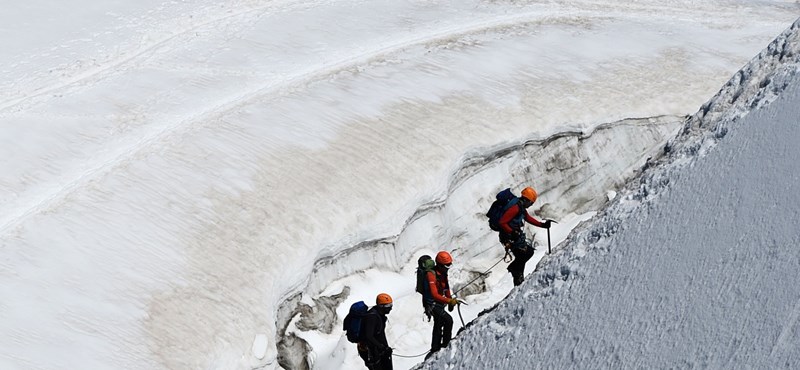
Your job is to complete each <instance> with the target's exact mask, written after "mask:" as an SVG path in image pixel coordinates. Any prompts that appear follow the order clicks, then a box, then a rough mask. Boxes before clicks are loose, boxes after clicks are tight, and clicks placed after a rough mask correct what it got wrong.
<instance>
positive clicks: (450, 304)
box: [447, 298, 460, 312]
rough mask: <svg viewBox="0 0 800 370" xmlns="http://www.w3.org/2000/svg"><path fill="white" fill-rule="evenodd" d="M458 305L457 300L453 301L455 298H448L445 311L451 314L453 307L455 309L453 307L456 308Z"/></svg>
mask: <svg viewBox="0 0 800 370" xmlns="http://www.w3.org/2000/svg"><path fill="white" fill-rule="evenodd" d="M459 303H460V302H458V300H457V299H455V298H450V301H449V302H447V310H448V311H450V312H453V307H455V306H456V305H457V304H459Z"/></svg>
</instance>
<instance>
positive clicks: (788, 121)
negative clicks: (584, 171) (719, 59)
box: [423, 20, 800, 369]
mask: <svg viewBox="0 0 800 370" xmlns="http://www.w3.org/2000/svg"><path fill="white" fill-rule="evenodd" d="M798 117H800V20H798V21H797V22H795V23H794V25H792V27H791V28H790V29H788V30H786V32H784V33H783V34H782V35H780V36H779V37H778V38H776V40H775V41H774V42H772V43H771V44H770V45H769V47H768V48H767V49H765V50H764V51H763V52H762V53H760V54H759V55H758V56H757V57H756V58H755V59H754V60H753V61H752V62H751V63H750V64H748V65H747V66H745V67H744V68H743V69H742V70H741V71H739V72H738V73H737V74H736V75H735V76H734V77H733V78H732V79H731V80H730V82H729V83H728V84H726V85H725V86H724V87H723V88H722V90H721V91H720V93H719V94H717V95H716V96H715V97H714V98H713V99H711V100H710V101H709V102H708V103H707V104H705V105H704V106H703V108H702V109H701V110H700V112H698V113H697V114H696V115H695V116H693V117H692V118H690V119H688V120H687V122H686V125H685V128H684V130H682V132H681V134H679V135H678V136H677V137H676V138H675V139H673V140H671V141H670V143H669V144H668V145H667V146H665V148H664V153H663V155H661V156H660V157H659V158H655V159H653V160H652V161H650V162H649V163H648V165H647V166H645V168H643V172H642V174H641V175H640V176H639V177H638V178H637V180H636V181H634V182H632V184H630V185H629V186H628V187H627V188H626V190H625V191H623V192H621V194H620V195H621V196H620V198H619V199H618V200H617V201H616V202H614V203H613V204H612V205H610V206H609V207H608V208H607V209H605V210H603V211H602V212H601V214H600V215H598V216H597V217H596V218H595V219H593V220H591V221H589V222H587V223H586V224H585V225H583V226H580V227H579V228H578V229H577V230H576V232H575V233H573V235H572V236H571V237H570V238H569V240H568V241H567V242H566V243H565V244H563V245H562V246H560V248H559V249H560V250H559V252H558V253H557V254H555V255H553V256H552V257H548V258H546V259H545V260H543V262H541V264H540V266H539V270H538V271H537V272H535V273H534V274H533V276H532V277H533V278H534V279H533V280H529V281H528V282H526V283H525V284H524V285H523V286H522V287H521V288H520V289H518V290H515V291H514V292H513V293H512V294H511V295H510V296H509V298H508V299H506V300H505V301H503V302H502V303H500V304H499V305H498V306H497V308H496V309H495V310H493V311H492V312H491V313H488V314H485V315H484V316H482V317H481V318H479V319H478V320H477V321H476V322H475V323H474V325H472V326H471V327H470V328H469V330H468V331H466V332H465V333H463V334H462V335H461V336H460V337H459V339H458V340H456V341H455V342H454V345H453V346H452V347H451V348H449V349H448V350H447V351H445V352H443V353H441V354H440V355H438V356H437V357H436V358H435V359H433V360H432V361H430V362H428V363H426V364H425V365H424V366H423V368H431V369H454V368H458V369H461V368H464V369H484V368H504V369H533V368H613V369H618V368H697V367H700V368H767V369H777V368H786V369H792V368H797V367H798V366H800V290H798V288H797V281H800V268H798V267H800V249H798V248H797V246H798V243H800V229H798V227H797V226H798V224H797V222H798V221H797V220H798V216H800V195H799V194H800V182H798V180H800V150H798V146H797V141H798V138H800V125H798Z"/></svg>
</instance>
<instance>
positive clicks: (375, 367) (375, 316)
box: [358, 293, 392, 370]
mask: <svg viewBox="0 0 800 370" xmlns="http://www.w3.org/2000/svg"><path fill="white" fill-rule="evenodd" d="M391 311H392V296H390V295H388V294H386V293H381V294H378V296H377V297H375V306H373V307H372V308H370V309H369V311H367V314H366V315H364V316H363V317H362V319H361V330H360V333H361V334H360V341H359V342H358V355H359V356H361V359H363V360H364V364H365V365H367V369H369V370H391V369H392V347H389V342H388V341H387V340H386V320H387V318H386V315H388V314H389V312H391Z"/></svg>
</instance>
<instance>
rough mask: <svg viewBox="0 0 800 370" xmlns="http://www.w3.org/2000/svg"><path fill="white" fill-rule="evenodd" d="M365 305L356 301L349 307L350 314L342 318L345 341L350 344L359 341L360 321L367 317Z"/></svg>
mask: <svg viewBox="0 0 800 370" xmlns="http://www.w3.org/2000/svg"><path fill="white" fill-rule="evenodd" d="M367 308H368V307H367V304H366V303H364V301H358V302H356V303H353V304H352V305H350V312H348V313H347V316H345V317H344V325H343V328H342V329H343V330H344V331H345V333H347V340H348V341H350V342H352V343H358V342H360V341H361V319H363V318H364V316H366V315H367Z"/></svg>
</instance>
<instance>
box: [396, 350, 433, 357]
mask: <svg viewBox="0 0 800 370" xmlns="http://www.w3.org/2000/svg"><path fill="white" fill-rule="evenodd" d="M428 352H430V351H425V353H421V354H418V355H414V356H406V355H398V354H396V353H392V356H397V357H405V358H414V357H422V356H425V355H427V354H428Z"/></svg>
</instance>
